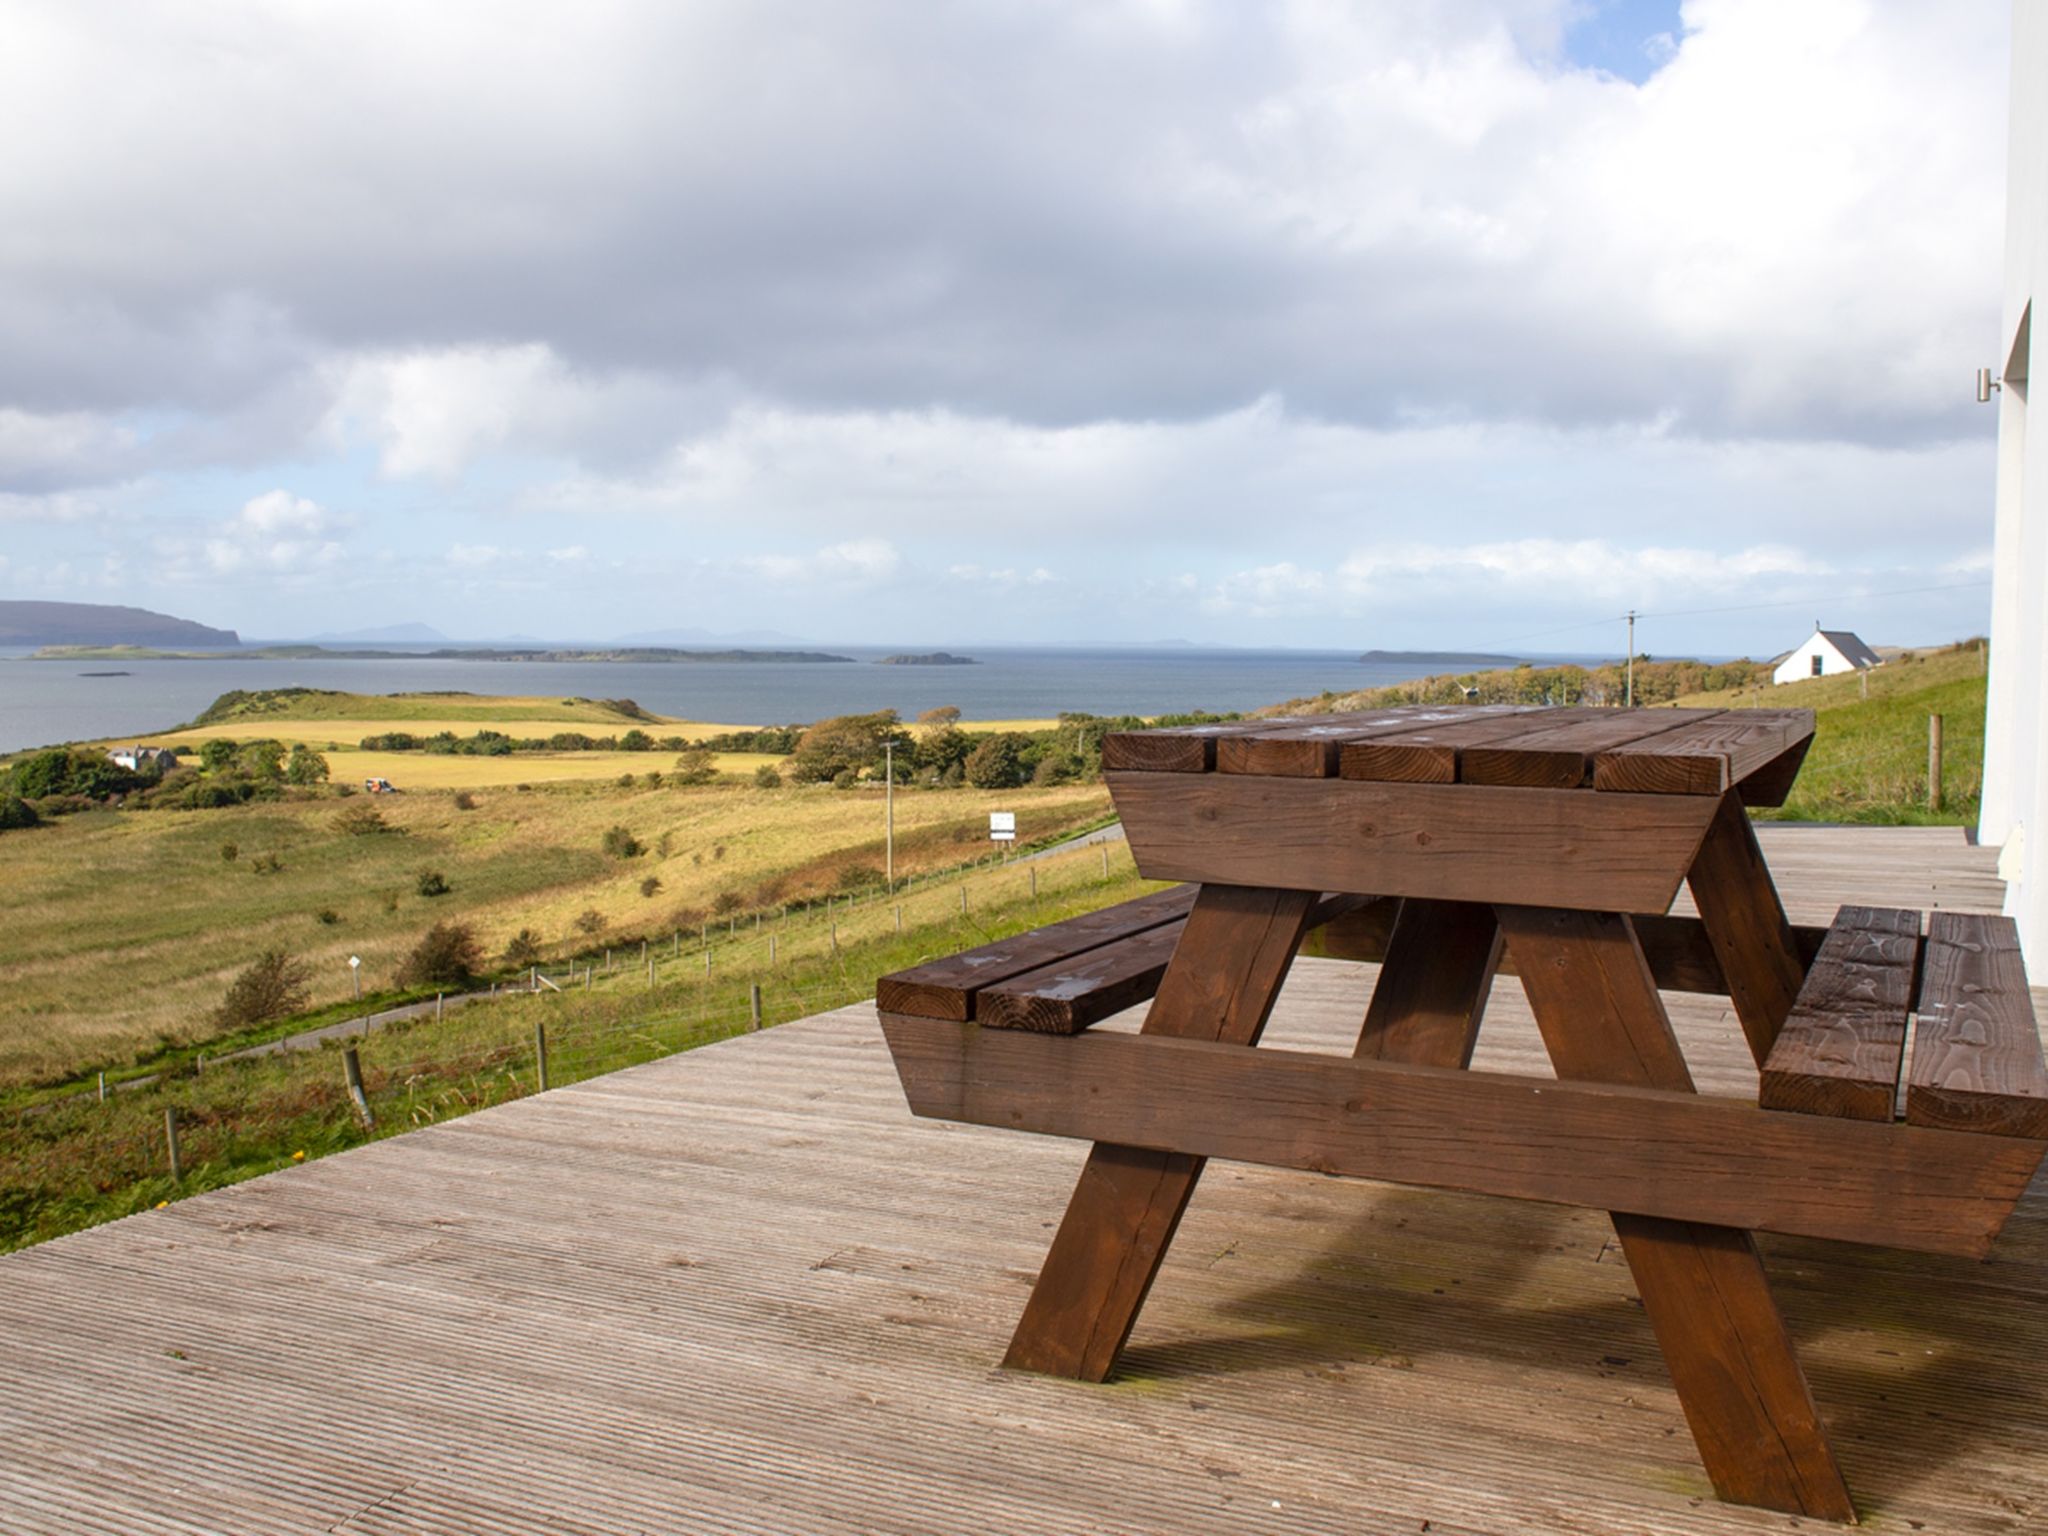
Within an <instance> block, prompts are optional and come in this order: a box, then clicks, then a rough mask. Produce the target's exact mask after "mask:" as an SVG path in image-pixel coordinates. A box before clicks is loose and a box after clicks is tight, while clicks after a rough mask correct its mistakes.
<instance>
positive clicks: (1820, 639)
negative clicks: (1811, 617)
mask: <svg viewBox="0 0 2048 1536" xmlns="http://www.w3.org/2000/svg"><path fill="white" fill-rule="evenodd" d="M1882 665H1883V662H1881V661H1880V660H1879V659H1878V654H1877V652H1875V651H1873V650H1872V649H1871V648H1870V647H1869V646H1867V645H1865V644H1864V643H1863V642H1862V641H1861V640H1859V639H1857V638H1856V637H1855V636H1854V635H1852V634H1850V633H1849V631H1848V630H1846V629H1822V628H1821V627H1820V626H1819V625H1818V624H1816V625H1814V627H1813V638H1812V639H1810V640H1808V641H1807V642H1806V644H1804V645H1802V646H1800V647H1799V649H1798V650H1796V651H1794V652H1793V653H1792V654H1791V655H1790V656H1787V657H1786V658H1785V659H1784V660H1783V661H1781V662H1779V663H1778V670H1777V671H1775V672H1773V673H1772V674H1771V681H1772V682H1774V683H1796V682H1798V681H1799V679H1801V678H1802V677H1833V676H1835V675H1836V674H1837V673H1839V672H1862V671H1864V670H1866V669H1867V668H1870V667H1876V666H1882Z"/></svg>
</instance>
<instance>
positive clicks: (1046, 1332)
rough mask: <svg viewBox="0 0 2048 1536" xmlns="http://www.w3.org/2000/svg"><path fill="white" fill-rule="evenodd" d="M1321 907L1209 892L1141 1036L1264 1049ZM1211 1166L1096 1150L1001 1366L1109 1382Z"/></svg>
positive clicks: (1183, 1157)
mask: <svg viewBox="0 0 2048 1536" xmlns="http://www.w3.org/2000/svg"><path fill="white" fill-rule="evenodd" d="M1315 901H1316V893H1315V892H1313V891H1277V890H1256V889H1253V888H1251V887H1248V886H1231V885H1205V886H1203V887H1202V889H1201V892H1200V893H1199V894H1198V895H1197V896H1196V898H1195V906H1194V910H1193V911H1192V912H1190V913H1189V914H1188V921H1187V927H1186V928H1185V929H1184V930H1183V931H1182V934H1181V938H1180V942H1179V944H1178V945H1177V946H1176V947H1175V949H1174V952H1173V959H1172V961H1171V962H1170V963H1169V964H1168V966H1167V968H1166V974H1165V976H1164V977H1163V978H1161V980H1160V983H1159V991H1158V993H1157V995H1156V996H1155V997H1154V998H1153V1000H1152V1007H1151V1011H1150V1012H1148V1013H1147V1014H1146V1015H1145V1028H1144V1032H1145V1033H1146V1034H1148V1035H1171V1036H1174V1037H1176V1038H1180V1039H1187V1040H1219V1041H1224V1042H1226V1043H1230V1044H1235V1045H1246V1046H1249V1045H1254V1044H1256V1043H1257V1042H1258V1038H1259V1034H1260V1032H1261V1031H1262V1030H1263V1029H1264V1028H1265V1027H1266V1019H1267V1016H1268V1015H1269V1014H1270V1013H1271V1012H1272V1009H1273V999H1274V998H1275V997H1277V996H1278V995H1279V992H1280V984H1281V983H1282V982H1283V981H1285V980H1286V979H1287V969H1288V966H1289V965H1290V964H1291V963H1292V962H1293V959H1294V953H1295V951H1296V949H1298V948H1299V947H1300V945H1301V940H1302V937H1303V935H1304V934H1305V933H1306V932H1307V929H1308V917H1309V912H1310V909H1311V908H1312V907H1313V906H1314V905H1315ZM1206 1161H1207V1160H1206V1159H1204V1158H1200V1157H1192V1156H1189V1155H1187V1154H1185V1153H1179V1152H1157V1151H1149V1150H1146V1149H1144V1148H1139V1147H1120V1146H1112V1145H1108V1144H1098V1145H1097V1146H1096V1147H1094V1149H1093V1150H1091V1151H1090V1152H1089V1154H1088V1162H1087V1165H1086V1166H1085V1167H1084V1168H1083V1169H1082V1170H1081V1179H1080V1182H1079V1183H1078V1184H1077V1185H1076V1186H1075V1188H1074V1194H1073V1197H1072V1199H1070V1200H1069V1201H1068V1202H1067V1214H1066V1216H1065V1217H1064V1218H1063V1219H1062V1220H1061V1222H1060V1227H1059V1231H1058V1233H1057V1234H1055V1236H1054V1237H1053V1241H1052V1248H1051V1251H1050V1252H1048V1253H1047V1254H1046V1258H1045V1265H1044V1267H1043V1268H1042V1269H1041V1270H1040V1271H1039V1274H1038V1282H1037V1284H1036V1285H1034V1286H1033V1287H1032V1289H1031V1299H1030V1300H1029V1301H1028V1302H1026V1303H1025V1306H1024V1316H1023V1318H1022V1319H1021V1320H1020V1321H1019V1322H1018V1324H1017V1331H1016V1334H1015V1335H1014V1336H1013V1337H1012V1338H1011V1340H1010V1349H1009V1353H1008V1354H1006V1355H1005V1356H1004V1357H1003V1364H1004V1365H1006V1366H1009V1367H1012V1368H1013V1369H1016V1370H1024V1371H1040V1372H1043V1373H1045V1374H1047V1375H1051V1376H1071V1377H1075V1378H1078V1379H1079V1380H1082V1381H1101V1380H1103V1379H1104V1378H1106V1377H1107V1376H1108V1375H1109V1373H1110V1371H1111V1370H1112V1369H1113V1368H1114V1367H1115V1365H1116V1357H1117V1355H1118V1354H1119V1353H1120V1352H1121V1351H1122V1349H1123V1346H1124V1341H1125V1340H1126V1339H1128V1338H1129V1337H1130V1334H1131V1326H1132V1324H1134V1323H1135V1322H1136V1321H1137V1319H1138V1310H1139V1308H1141V1307H1142V1306H1144V1304H1145V1295H1146V1293H1147V1292H1148V1291H1150V1290H1151V1288H1152V1280H1153V1277H1154V1276H1155V1275H1157V1274H1158V1272H1159V1265H1160V1263H1161V1262H1162V1261H1163V1260H1164V1259H1165V1257H1166V1250H1167V1247H1168V1245H1169V1244H1171V1243H1172V1241H1173V1234H1174V1231H1175V1230H1176V1229H1177V1228H1178V1227H1179V1225H1180V1218H1181V1213H1182V1212H1183V1211H1185V1210H1186V1209H1187V1203H1188V1197H1189V1196H1190V1195H1192V1194H1193V1193H1194V1190H1195V1184H1196V1182H1197V1181H1198V1180H1199V1179H1200V1178H1201V1176H1202V1167H1203V1164H1204V1163H1205V1162H1206Z"/></svg>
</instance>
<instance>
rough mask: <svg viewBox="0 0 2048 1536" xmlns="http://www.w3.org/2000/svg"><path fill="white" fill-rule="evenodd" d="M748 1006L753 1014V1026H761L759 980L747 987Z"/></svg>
mask: <svg viewBox="0 0 2048 1536" xmlns="http://www.w3.org/2000/svg"><path fill="white" fill-rule="evenodd" d="M747 1007H748V1010H749V1011H750V1012H751V1013H752V1014H753V1024H752V1026H751V1027H752V1028H754V1029H759V1028H760V1027H761V983H759V982H758V981H757V982H755V983H754V984H753V986H751V987H749V988H748V989H747Z"/></svg>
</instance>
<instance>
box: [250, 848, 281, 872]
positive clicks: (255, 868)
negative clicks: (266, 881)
mask: <svg viewBox="0 0 2048 1536" xmlns="http://www.w3.org/2000/svg"><path fill="white" fill-rule="evenodd" d="M283 868H284V861H283V860H282V859H280V858H279V857H278V856H277V855H276V854H274V853H259V854H257V855H256V857H255V858H253V859H251V860H250V861H249V873H250V874H252V875H274V874H276V873H277V872H278V871H279V870H281V869H283Z"/></svg>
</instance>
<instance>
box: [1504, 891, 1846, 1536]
mask: <svg viewBox="0 0 2048 1536" xmlns="http://www.w3.org/2000/svg"><path fill="white" fill-rule="evenodd" d="M1498 911H1499V917H1500V924H1501V928H1502V930H1503V931H1504V932H1505V933H1506V934H1507V942H1508V948H1509V949H1510V950H1511V951H1512V952H1513V954H1514V958H1515V969H1516V971H1517V972H1518V973H1519V975H1520V976H1521V979H1522V986H1523V988H1524V990H1525V991H1526V992H1527V994H1528V997H1529V1006H1530V1009H1531V1011H1532V1012H1534V1014H1535V1015H1536V1023H1537V1027H1538V1028H1539V1029H1540V1030H1541V1031H1542V1034H1543V1041H1544V1045H1545V1046H1546V1047H1547V1048H1548V1050H1549V1052H1550V1058H1551V1061H1552V1063H1553V1064H1554V1065H1555V1066H1556V1068H1557V1073H1558V1076H1559V1077H1562V1078H1568V1079H1579V1080H1582V1081H1588V1082H1610V1083H1626V1084H1632V1085H1635V1086H1638V1087H1647V1088H1665V1089H1689V1088H1691V1087H1692V1075H1691V1073H1689V1072H1688V1071H1687V1070H1686V1065H1685V1057H1684V1053H1683V1052H1682V1051H1681V1050H1680V1048H1679V1045H1678V1040H1677V1037H1676V1036H1675V1035H1673V1034H1672V1032H1671V1022H1670V1019H1669V1018H1668V1017H1667V1016H1666V1015H1665V1012H1664V1004H1663V1000H1662V999H1661V998H1660V997H1659V996H1658V995H1657V988H1656V984H1655V982H1654V981H1653V980H1652V979H1651V976H1650V970H1649V966H1648V965H1647V964H1646V963H1645V961H1644V959H1643V952H1642V948H1641V946H1640V945H1639V944H1638V943H1637V941H1636V936H1635V929H1634V927H1633V925H1632V924H1631V923H1630V922H1629V920H1628V919H1627V918H1626V917H1622V916H1617V915H1614V914H1611V913H1595V912H1560V911H1549V910H1544V909H1538V908H1530V907H1506V906H1504V907H1501V908H1499V909H1498ZM1613 1220H1614V1229H1615V1231H1616V1233H1617V1234H1618V1235H1619V1236H1620V1238H1621V1246H1622V1252H1623V1253H1624V1255H1626V1257H1627V1259H1628V1264H1629V1269H1630V1271H1631V1272H1632V1273H1633V1274H1634V1276H1635V1281H1636V1288H1637V1290H1638V1291H1639V1292H1640V1293H1641V1295H1642V1299H1643V1309H1644V1311H1645V1312H1647V1313H1648V1314H1649V1318H1650V1324H1651V1327H1652V1328H1653V1329H1655V1331H1656V1335H1657V1343H1658V1346H1659V1348H1660V1349H1662V1351H1663V1354H1664V1360H1665V1364H1666V1366H1667V1367H1668V1368H1669V1370H1670V1372H1671V1380H1672V1384H1673V1385H1674V1386H1675V1387H1676V1388H1677V1389H1678V1399H1679V1402H1680V1404H1681V1405H1682V1406H1683V1407H1684V1409H1685V1417H1686V1422H1687V1423H1688V1424H1689V1425H1691V1427H1692V1432H1693V1439H1694V1441H1695V1442H1696V1443H1697V1444H1698V1446H1699V1452H1700V1460H1701V1461H1702V1462H1703V1463H1705V1465H1706V1469H1707V1475H1708V1477H1709V1478H1711V1479H1712V1480H1713V1484H1714V1489H1715V1492H1717V1493H1718V1494H1719V1495H1720V1496H1721V1497H1722V1498H1724V1499H1727V1500H1729V1501H1731V1502H1733V1503H1738V1504H1755V1505H1761V1506H1762V1507H1764V1508H1767V1509H1777V1510H1784V1511H1786V1512H1788V1513H1792V1514H1806V1515H1816V1516H1819V1517H1822V1518H1825V1519H1830V1520H1847V1521H1853V1520H1854V1519H1855V1518H1856V1510H1855V1505H1854V1504H1853V1503H1851V1502H1850V1499H1849V1491H1848V1488H1847V1486H1846V1485H1845V1484H1844V1483H1843V1481H1842V1474H1841V1470H1840V1469H1839V1468H1838V1467H1837V1466H1836V1464H1835V1457H1834V1451H1833V1450H1832V1448H1831V1447H1830V1446H1829V1444H1828V1440H1827V1434H1826V1431H1825V1430H1824V1429H1823V1427H1822V1425H1821V1422H1820V1414H1819V1411H1818V1410H1817V1409H1816V1408H1815V1407H1814V1402H1813V1394H1812V1392H1811V1391H1810V1390H1809V1389H1808V1387H1807V1384H1806V1377H1805V1373H1804V1372H1802V1371H1801V1370H1800V1368H1799V1361H1798V1358H1797V1357H1796V1356H1795V1355H1794V1354H1793V1351H1792V1340H1791V1337H1790V1335H1789V1334H1788V1333H1787V1332H1786V1329H1785V1323H1784V1319H1783V1318H1782V1317H1781V1316H1780V1315H1779V1312H1778V1307H1777V1303H1776V1301H1775V1300H1773V1298H1772V1296H1771V1291H1770V1282H1769V1279H1768V1278H1767V1276H1766V1275H1765V1273H1764V1268H1763V1261H1762V1259H1761V1258H1760V1257H1759V1256H1758V1254H1757V1251H1756V1244H1755V1241H1754V1240H1753V1239H1752V1238H1751V1237H1750V1235H1749V1234H1748V1233H1747V1232H1743V1231H1739V1230H1736V1229H1734V1228H1730V1227H1714V1226H1706V1225H1702V1224H1700V1223H1697V1222H1684V1221H1668V1220H1663V1219H1659V1218H1653V1217H1646V1216H1632V1215H1628V1214H1626V1213H1621V1212H1617V1213H1615V1214H1614V1218H1613Z"/></svg>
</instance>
